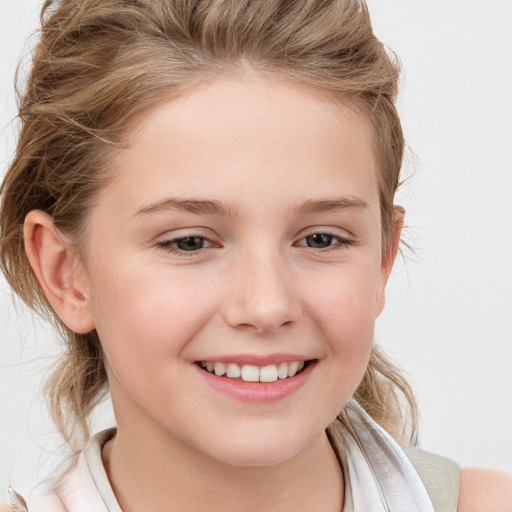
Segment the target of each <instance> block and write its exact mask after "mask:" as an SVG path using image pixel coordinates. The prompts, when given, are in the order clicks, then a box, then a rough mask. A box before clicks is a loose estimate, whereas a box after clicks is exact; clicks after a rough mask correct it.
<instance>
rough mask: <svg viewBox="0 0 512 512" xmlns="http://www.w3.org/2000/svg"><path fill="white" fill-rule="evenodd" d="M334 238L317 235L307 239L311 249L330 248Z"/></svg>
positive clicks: (323, 234)
mask: <svg viewBox="0 0 512 512" xmlns="http://www.w3.org/2000/svg"><path fill="white" fill-rule="evenodd" d="M332 239H333V236H332V235H326V234H325V233H315V234H314V235H310V236H308V237H307V243H308V245H309V247H320V248H322V247H329V245H331V242H332Z"/></svg>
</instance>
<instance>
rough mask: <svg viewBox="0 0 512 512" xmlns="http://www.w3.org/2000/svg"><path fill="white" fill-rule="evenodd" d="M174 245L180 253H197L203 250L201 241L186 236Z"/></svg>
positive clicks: (197, 238)
mask: <svg viewBox="0 0 512 512" xmlns="http://www.w3.org/2000/svg"><path fill="white" fill-rule="evenodd" d="M176 245H177V246H178V249H181V250H182V251H197V250H199V249H202V248H203V239H202V238H201V237H199V236H187V237H186V238H182V239H181V240H178V241H177V243H176Z"/></svg>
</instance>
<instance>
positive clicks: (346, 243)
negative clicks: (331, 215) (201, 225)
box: [156, 231, 354, 258]
mask: <svg viewBox="0 0 512 512" xmlns="http://www.w3.org/2000/svg"><path fill="white" fill-rule="evenodd" d="M314 235H327V236H329V237H332V239H333V240H332V241H333V242H334V241H335V242H336V243H335V244H332V245H329V246H327V247H323V248H315V247H309V246H307V245H300V246H301V247H308V248H309V249H317V250H318V251H320V252H327V251H332V250H343V249H347V248H348V247H350V246H352V245H354V240H351V239H350V238H345V237H342V236H340V235H338V234H336V233H331V232H329V231H318V232H315V233H311V234H309V235H306V236H305V237H302V238H301V239H300V240H299V241H303V240H306V239H307V238H309V237H311V236H314ZM187 238H197V239H199V240H203V241H206V242H208V243H209V244H211V245H210V246H213V245H214V242H213V240H211V239H209V238H208V237H205V236H200V235H193V234H192V235H188V236H182V237H179V238H171V239H169V240H163V241H162V242H158V243H157V244H156V246H157V247H159V248H161V249H163V250H165V251H167V252H169V253H172V254H176V255H178V256H180V257H184V258H186V257H190V256H192V255H194V254H197V253H198V252H200V251H201V250H202V249H208V247H201V248H199V249H197V250H192V251H185V250H183V249H179V248H178V247H176V246H175V245H174V244H177V243H178V242H180V241H182V240H186V239H187Z"/></svg>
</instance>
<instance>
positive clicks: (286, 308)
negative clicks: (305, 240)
mask: <svg viewBox="0 0 512 512" xmlns="http://www.w3.org/2000/svg"><path fill="white" fill-rule="evenodd" d="M291 274H292V273H291V271H290V268H289V267H288V266H287V265H286V263H285V262H283V261H281V260H280V259H279V258H278V257H276V256H271V255H269V254H267V253H262V254H254V253H253V254H252V255H251V257H249V258H243V259H241V261H239V262H238V264H237V266H236V269H235V271H234V272H233V275H232V276H231V279H230V283H229V285H228V290H227V304H226V307H225V318H226V321H227V322H228V323H229V324H230V325H231V326H233V327H235V328H237V329H243V330H247V331H254V332H257V333H259V334H269V333H273V332H275V331H277V330H279V329H280V328H283V327H290V326H292V325H293V324H294V323H296V322H297V320H298V319H299V317H300V315H301V306H300V300H299V297H298V294H297V293H296V291H295V286H294V285H295V283H294V279H293V276H292V275H291Z"/></svg>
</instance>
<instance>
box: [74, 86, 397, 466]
mask: <svg viewBox="0 0 512 512" xmlns="http://www.w3.org/2000/svg"><path fill="white" fill-rule="evenodd" d="M129 140H130V144H129V147H128V148H127V149H123V150H120V151H119V153H118V154H117V156H116V159H115V162H114V172H115V173H116V177H115V178H114V179H113V180H112V181H111V182H109V184H108V185H106V187H105V188H104V189H103V191H102V192H101V194H100V195H99V197H98V199H97V203H96V205H95V206H94V208H93V209H92V212H91V215H90V218H89V219H88V228H87V242H86V248H85V263H84V265H85V270H84V273H85V275H86V277H85V279H86V283H87V290H88V291H87V294H86V295H87V296H88V297H89V298H90V300H91V302H90V305H89V307H90V313H91V315H92V317H93V319H94V325H95V328H96V330H97V332H98V334H99V337H100V340H101V343H102V348H103V351H104V355H105V360H106V365H107V371H108V374H109V381H110V386H111V391H112V397H113V402H114V407H115V411H116V417H117V421H118V425H119V428H120V429H121V428H125V429H129V428H131V429H138V431H139V432H140V433H141V434H142V432H146V433H149V432H153V433H155V432H158V433H159V434H158V435H163V436H167V437H168V438H169V439H172V440H173V441H174V442H179V443H181V444H183V445H186V446H188V447H191V448H192V449H194V450H197V451H198V452H199V453H202V454H204V455H206V456H209V457H213V458H215V459H218V460H221V461H225V462H228V463H230V464H235V465H264V464H274V463H278V462H280V461H284V460H287V459H289V458H291V457H293V456H294V455H295V454H297V453H299V452H300V451H301V450H303V449H305V447H307V446H308V445H310V444H311V443H312V442H314V440H315V439H317V438H318V437H319V436H321V435H323V431H324V429H325V428H326V427H327V425H328V424H329V423H330V422H331V421H332V420H333V419H334V418H335V417H336V415H337V414H338V412H339V411H340V409H341V408H342V406H343V405H344V404H345V402H346V401H347V400H348V398H349V397H350V396H351V394H352V393H353V392H354V391H355V389H356V388H357V386H358V384H359V382H360V381H361V379H362V376H363V374H364V372H365V369H366V366H367V362H368V358H369V354H370V351H371V346H372V340H373V330H374V321H375V318H376V316H377V315H378V314H379V313H380V310H381V308H382V304H383V289H384V284H385V281H386V278H387V275H388V273H389V270H390V262H389V261H388V260H387V259H386V258H384V259H383V258H382V240H381V235H380V233H381V231H380V214H379V198H378V188H377V169H376V165H375V161H374V157H373V153H372V150H371V147H372V145H371V132H370V129H369V128H368V127H367V125H366V124H365V122H364V120H363V118H362V117H361V116H360V115H359V114H357V113H355V112H354V111H353V110H351V109H349V108H347V107H342V106H336V107H335V106H333V104H330V103H328V102H327V101H326V100H324V99H322V98H321V97H320V96H319V95H315V94H314V93H313V92H311V91H309V90H307V89H305V88H300V87H298V86H293V85H287V84H284V83H278V82H272V83H271V82H268V81H267V82H266V81H263V80H257V79H254V78H251V79H236V80H235V79H233V80H224V81H217V82H214V83H210V84H208V85H202V86H201V87H199V88H197V89H195V90H193V91H192V92H190V93H188V94H187V95H185V96H182V97H180V98H179V99H175V100H173V101H170V102H164V103H162V104H160V105H159V106H158V107H157V108H155V109H153V110H152V111H151V112H149V113H148V114H146V116H145V117H144V118H143V119H141V120H139V121H138V122H136V123H135V124H134V126H133V128H132V129H131V130H130V133H129ZM208 370H210V371H208ZM225 371H227V372H228V375H229V376H227V375H226V374H225V373H224V372H225ZM294 372H297V373H296V374H295V375H294ZM215 373H217V374H218V375H216V374H215ZM240 374H241V375H240ZM239 375H240V376H239ZM285 376H286V378H285ZM265 381H268V382H265Z"/></svg>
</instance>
